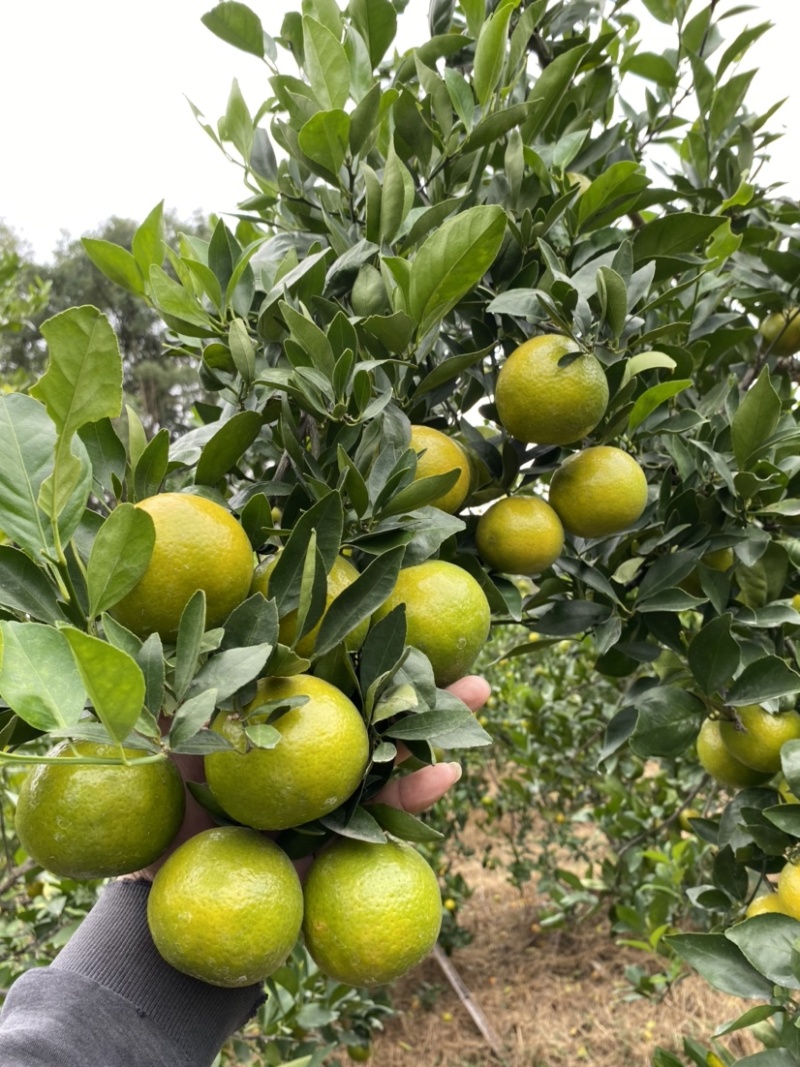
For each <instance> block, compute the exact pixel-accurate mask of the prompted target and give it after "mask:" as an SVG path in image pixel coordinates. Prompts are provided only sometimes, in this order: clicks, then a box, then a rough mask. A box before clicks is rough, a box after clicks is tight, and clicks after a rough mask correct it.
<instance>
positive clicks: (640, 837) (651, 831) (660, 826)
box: [617, 774, 708, 858]
mask: <svg viewBox="0 0 800 1067" xmlns="http://www.w3.org/2000/svg"><path fill="white" fill-rule="evenodd" d="M707 784H708V775H705V774H704V775H703V777H702V778H701V779H700V781H699V782H698V784H697V785H696V786H695V788H694V789H693V790H692V791H691V793H690V794H689V795H688V797H687V798H686V799H685V800H684V802H683V803H682V804H681V806H680V807H679V808H676V809H675V811H673V812H672V814H671V815H668V816H667V818H666V819H663V820H662V821H661V822H659V823H656V825H655V826H650V827H648V829H646V830H643V831H642V832H641V833H640V834H637V835H636V836H635V837H632V838H631V839H630V840H629V841H626V843H625V844H624V845H623V846H622V848H621V849H619V851H618V852H617V858H619V857H620V856H623V855H624V854H625V853H626V852H627V851H628V849H631V848H633V847H634V846H635V845H641V844H642V842H643V841H646V840H647V839H648V837H653V836H654V835H655V834H658V833H659V832H660V831H661V830H664V829H666V827H667V826H670V825H671V824H672V823H674V822H675V820H676V819H678V818H679V817H680V815H681V812H683V811H685V810H686V808H688V807H689V805H690V804H691V803H692V801H693V800H694V798H695V797H696V796H697V794H698V793H699V792H700V790H701V789H703V787H704V786H705V785H707Z"/></svg>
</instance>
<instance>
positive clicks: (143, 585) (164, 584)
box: [112, 493, 254, 641]
mask: <svg viewBox="0 0 800 1067" xmlns="http://www.w3.org/2000/svg"><path fill="white" fill-rule="evenodd" d="M136 507H137V508H141V509H142V510H143V511H146V512H147V513H148V515H149V516H150V518H151V519H152V520H153V524H154V526H155V532H156V541H155V547H154V549H153V555H152V556H151V558H150V563H149V565H148V567H147V570H146V571H145V572H144V574H143V576H142V577H141V579H140V580H139V582H138V583H137V584H136V585H135V586H134V588H133V589H132V590H131V591H130V593H128V594H127V596H125V597H123V599H122V600H120V602H119V603H118V604H117V605H116V606H115V607H114V608H113V610H112V614H113V615H114V617H115V618H116V619H117V620H118V621H119V622H121V623H122V625H123V626H125V627H127V628H128V629H129V630H131V631H132V632H133V633H135V634H136V635H137V636H138V637H148V636H149V635H150V634H152V633H158V634H160V635H161V637H162V638H164V640H167V641H170V640H173V639H174V638H175V636H176V635H177V633H178V625H179V623H180V620H181V614H182V613H183V609H184V608H185V607H186V605H187V604H188V603H189V600H190V599H191V598H192V596H194V594H195V593H196V592H197V591H198V589H202V590H203V591H204V593H205V595H206V627H212V626H218V625H219V624H220V623H221V622H224V621H225V619H226V618H227V616H228V615H229V614H230V612H231V611H233V609H234V608H235V607H237V605H239V604H241V602H242V601H243V600H244V599H245V597H246V596H247V594H248V592H249V591H250V583H251V581H252V579H253V566H254V559H253V550H252V547H251V545H250V541H249V540H248V537H247V534H246V533H245V532H244V530H243V529H242V527H241V526H240V525H239V523H238V522H237V521H236V519H234V517H233V516H232V515H231V513H230V512H229V511H227V510H226V509H225V508H223V507H222V506H221V505H219V504H216V503H214V501H213V500H207V499H206V498H205V497H202V496H193V495H191V494H188V493H161V494H159V495H158V496H151V497H148V498H147V500H142V501H141V502H140V503H138V504H137V505H136Z"/></svg>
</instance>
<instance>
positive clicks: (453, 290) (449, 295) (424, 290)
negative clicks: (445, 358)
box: [408, 206, 506, 337]
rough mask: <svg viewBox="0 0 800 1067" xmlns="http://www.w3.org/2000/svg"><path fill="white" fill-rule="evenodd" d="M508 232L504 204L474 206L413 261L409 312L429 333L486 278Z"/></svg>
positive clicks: (420, 333)
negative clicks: (501, 205)
mask: <svg viewBox="0 0 800 1067" xmlns="http://www.w3.org/2000/svg"><path fill="white" fill-rule="evenodd" d="M505 230H506V215H505V212H504V210H503V209H502V208H501V207H497V206H492V207H489V206H482V207H474V208H469V209H468V210H467V211H464V212H462V213H461V214H460V215H456V217H455V218H453V219H448V221H447V222H445V223H444V225H443V226H442V227H441V229H439V230H437V231H436V233H433V234H431V236H430V237H428V238H427V240H426V241H425V243H424V244H423V245H422V247H421V248H420V250H419V252H418V253H417V255H416V258H415V259H414V262H413V263H412V265H411V279H410V289H409V309H408V310H409V314H410V315H411V317H412V318H413V319H415V320H416V322H417V323H418V324H419V325H418V329H417V334H418V336H419V337H424V336H425V334H426V333H427V332H428V331H429V330H430V329H432V328H433V327H434V326H435V325H436V324H437V323H439V322H441V320H442V319H443V318H444V317H445V315H447V314H448V312H449V311H451V310H452V308H454V307H455V305H456V304H457V303H458V302H459V300H461V298H462V297H463V296H465V295H466V294H467V293H468V292H469V291H470V290H471V289H472V288H473V287H474V286H475V285H477V283H478V282H479V281H480V279H481V278H482V277H483V275H484V274H485V273H486V271H487V270H488V269H489V267H490V266H491V265H492V263H493V262H494V260H495V258H496V256H497V254H498V252H499V251H500V246H501V244H502V242H503V237H504V235H505Z"/></svg>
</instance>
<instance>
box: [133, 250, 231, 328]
mask: <svg viewBox="0 0 800 1067" xmlns="http://www.w3.org/2000/svg"><path fill="white" fill-rule="evenodd" d="M150 290H151V293H152V297H153V303H154V304H155V306H156V307H157V308H158V310H159V312H160V313H161V317H162V318H163V319H164V321H165V322H166V323H167V325H168V326H170V327H171V328H172V329H174V330H177V332H178V333H184V334H186V335H187V336H189V337H215V336H216V334H217V332H218V331H217V330H215V329H214V326H213V323H212V321H211V318H210V316H209V315H208V314H207V313H206V312H205V311H204V310H203V307H202V305H201V304H200V303H199V302H198V301H197V300H196V299H195V297H194V296H193V295H192V294H191V293H190V292H188V291H187V290H186V289H184V287H183V286H182V285H180V284H179V283H178V282H176V281H173V279H172V278H170V276H169V275H168V274H167V273H166V271H164V270H163V269H162V268H161V267H159V266H156V265H155V264H154V265H153V266H152V267H151V268H150Z"/></svg>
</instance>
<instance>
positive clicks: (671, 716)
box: [631, 686, 705, 757]
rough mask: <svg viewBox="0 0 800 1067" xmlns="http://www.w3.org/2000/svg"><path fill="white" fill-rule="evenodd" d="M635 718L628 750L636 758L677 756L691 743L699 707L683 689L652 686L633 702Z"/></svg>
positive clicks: (701, 712)
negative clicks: (636, 714)
mask: <svg viewBox="0 0 800 1067" xmlns="http://www.w3.org/2000/svg"><path fill="white" fill-rule="evenodd" d="M637 707H638V712H639V714H638V717H637V719H636V729H635V730H634V731H633V735H632V737H631V748H632V750H633V751H634V752H635V753H636V754H637V755H638V756H669V757H671V756H677V755H680V753H681V752H683V751H684V750H685V749H686V748H688V746H689V745H690V744H691V743H692V741H694V739H695V737H696V736H697V731H698V729H699V728H700V724H701V723H702V721H703V716H704V714H705V710H704V707H703V705H702V704H701V703H700V701H699V700H698V699H697V697H695V696H692V694H691V693H687V692H685V691H684V690H683V689H676V688H674V687H672V686H655V687H654V688H652V689H648V690H647V691H646V692H644V693H642V694H641V696H640V697H639V698H638V700H637Z"/></svg>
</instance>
